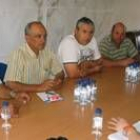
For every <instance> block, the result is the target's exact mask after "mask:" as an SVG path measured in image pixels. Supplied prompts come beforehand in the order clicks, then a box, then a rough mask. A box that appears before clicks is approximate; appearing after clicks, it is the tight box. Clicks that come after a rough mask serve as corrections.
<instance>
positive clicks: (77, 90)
mask: <svg viewBox="0 0 140 140" xmlns="http://www.w3.org/2000/svg"><path fill="white" fill-rule="evenodd" d="M80 91H81V80H78V81H77V83H76V85H75V88H74V102H79V100H80Z"/></svg>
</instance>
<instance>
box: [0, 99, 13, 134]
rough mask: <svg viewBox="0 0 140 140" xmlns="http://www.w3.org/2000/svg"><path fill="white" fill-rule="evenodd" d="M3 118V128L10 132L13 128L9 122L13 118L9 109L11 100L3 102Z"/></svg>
mask: <svg viewBox="0 0 140 140" xmlns="http://www.w3.org/2000/svg"><path fill="white" fill-rule="evenodd" d="M1 118H2V119H3V120H4V123H3V124H2V128H3V130H4V131H5V132H6V133H8V132H9V130H10V128H11V124H10V123H9V122H8V121H9V119H10V118H11V114H10V110H9V102H7V101H3V102H2V109H1Z"/></svg>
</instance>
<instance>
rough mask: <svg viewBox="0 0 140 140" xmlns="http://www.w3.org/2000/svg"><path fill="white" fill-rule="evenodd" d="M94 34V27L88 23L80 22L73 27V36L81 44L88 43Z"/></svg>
mask: <svg viewBox="0 0 140 140" xmlns="http://www.w3.org/2000/svg"><path fill="white" fill-rule="evenodd" d="M93 34H94V28H93V26H92V25H90V24H81V25H80V26H79V27H78V28H76V29H75V38H76V39H77V41H78V42H79V43H80V44H81V45H86V44H88V43H89V42H90V41H91V39H92V37H93Z"/></svg>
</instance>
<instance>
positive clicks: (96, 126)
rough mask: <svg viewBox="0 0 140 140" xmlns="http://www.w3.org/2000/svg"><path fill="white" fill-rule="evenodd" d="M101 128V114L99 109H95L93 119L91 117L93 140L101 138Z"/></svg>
mask: <svg viewBox="0 0 140 140" xmlns="http://www.w3.org/2000/svg"><path fill="white" fill-rule="evenodd" d="M102 127H103V114H102V109H101V108H96V109H95V113H94V117H93V126H92V128H93V131H92V134H94V135H95V140H99V139H100V137H101V136H102Z"/></svg>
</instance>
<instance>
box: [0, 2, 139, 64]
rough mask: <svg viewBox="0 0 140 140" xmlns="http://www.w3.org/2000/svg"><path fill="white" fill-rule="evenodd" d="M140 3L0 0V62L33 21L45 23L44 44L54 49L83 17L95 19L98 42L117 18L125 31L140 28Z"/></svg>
mask: <svg viewBox="0 0 140 140" xmlns="http://www.w3.org/2000/svg"><path fill="white" fill-rule="evenodd" d="M139 5H140V0H133V1H132V0H123V1H122V0H0V19H1V20H0V61H5V60H6V58H7V56H8V55H9V53H10V52H11V51H12V50H14V49H15V48H17V47H18V46H19V45H20V44H22V43H23V42H24V35H23V33H24V27H25V25H26V24H27V23H28V22H30V21H32V20H41V21H42V22H43V23H44V25H45V26H46V27H47V29H48V33H49V35H48V39H47V40H48V41H47V44H48V46H49V47H51V48H52V49H53V50H54V51H55V52H56V51H57V48H58V44H59V42H60V41H61V39H62V38H63V37H64V36H65V35H67V34H71V33H72V32H73V29H74V27H75V23H76V21H77V19H79V18H80V17H83V16H87V17H89V18H91V19H92V20H93V21H94V22H95V26H96V31H95V36H96V38H97V40H98V42H99V41H100V39H101V38H102V37H103V36H104V35H106V34H109V32H110V30H111V27H112V25H113V24H114V23H115V22H116V21H122V22H124V23H125V24H126V26H127V29H128V30H139V29H140V18H139V13H140V9H139Z"/></svg>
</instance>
